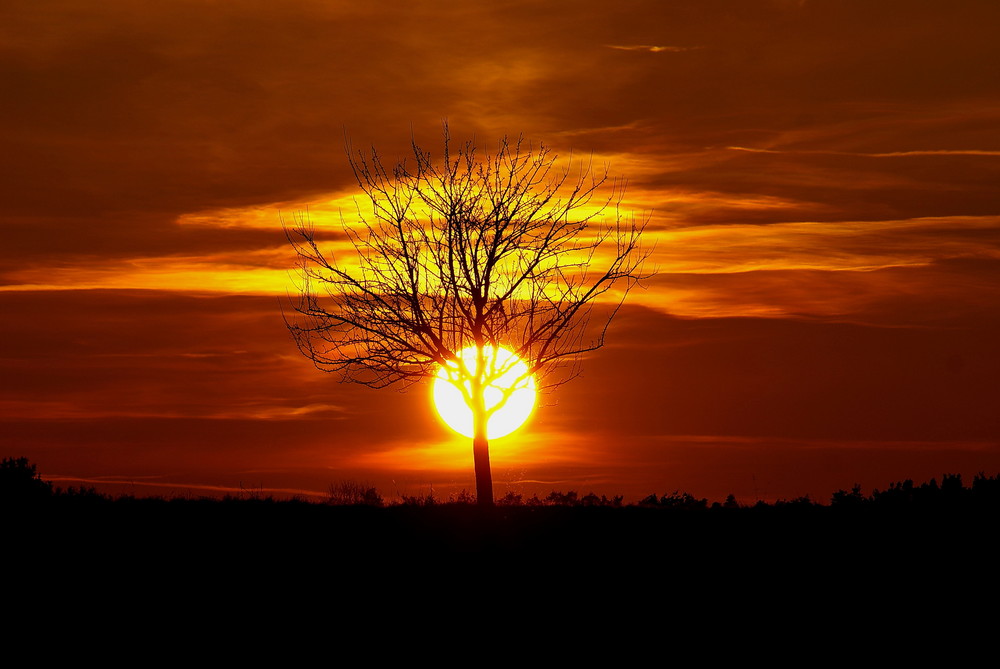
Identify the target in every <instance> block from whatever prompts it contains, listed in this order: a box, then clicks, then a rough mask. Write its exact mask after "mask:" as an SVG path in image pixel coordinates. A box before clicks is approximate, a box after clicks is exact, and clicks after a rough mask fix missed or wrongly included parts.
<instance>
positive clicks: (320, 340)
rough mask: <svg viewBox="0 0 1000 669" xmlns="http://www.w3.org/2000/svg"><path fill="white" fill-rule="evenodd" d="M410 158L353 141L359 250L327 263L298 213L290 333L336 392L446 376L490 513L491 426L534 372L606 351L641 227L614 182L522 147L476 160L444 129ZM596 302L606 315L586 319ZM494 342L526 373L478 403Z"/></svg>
mask: <svg viewBox="0 0 1000 669" xmlns="http://www.w3.org/2000/svg"><path fill="white" fill-rule="evenodd" d="M412 148H413V159H412V161H411V160H409V159H408V160H404V161H401V162H399V163H397V164H396V165H394V166H393V167H392V168H391V169H387V168H386V167H385V166H384V165H383V164H382V161H381V160H380V158H379V156H378V153H377V152H376V151H375V150H374V149H372V150H371V152H370V154H367V155H366V154H364V153H362V152H355V151H354V150H353V149H352V148H351V146H350V145H348V156H349V159H350V162H351V167H352V168H353V171H354V176H355V177H356V178H357V182H358V185H359V187H360V188H361V190H362V191H363V192H364V195H365V196H366V197H365V201H366V202H365V207H364V210H362V209H361V207H360V206H359V222H358V223H357V224H353V225H347V224H345V225H344V231H345V234H346V235H347V239H348V240H349V241H350V242H351V245H352V246H353V251H351V252H348V253H346V254H340V253H334V254H332V255H331V254H327V253H324V251H322V250H321V249H320V247H319V244H318V243H317V235H316V231H315V228H314V226H313V224H312V222H311V221H310V218H309V216H308V213H307V212H306V213H299V214H297V215H296V216H295V219H294V222H293V223H292V224H291V225H288V226H286V228H285V233H286V236H287V237H288V240H289V242H291V244H292V245H293V247H294V248H295V251H296V252H297V254H298V257H299V260H300V276H301V281H302V283H301V285H300V286H299V289H300V290H299V294H298V300H297V302H296V303H295V304H294V310H295V311H296V312H298V314H300V315H301V317H297V318H296V319H295V320H290V319H289V318H286V324H287V326H288V328H289V330H290V332H291V334H292V335H293V337H294V339H295V342H296V344H297V346H298V348H299V350H300V351H301V352H302V353H303V354H304V355H305V356H307V357H308V358H309V359H311V360H312V361H313V363H314V364H315V365H316V367H318V368H319V369H321V370H323V371H329V372H339V373H341V374H342V379H343V380H345V381H350V382H355V383H361V384H364V385H367V386H370V387H373V388H382V387H385V386H390V385H394V384H402V385H408V384H411V383H414V382H416V381H418V380H420V379H427V378H432V377H434V376H435V375H436V374H437V373H438V371H439V370H440V369H441V368H442V367H444V368H445V369H447V370H448V375H449V379H450V380H451V381H452V383H454V384H455V385H456V387H458V388H459V389H460V390H461V391H462V394H463V398H464V399H465V402H466V404H467V405H468V407H469V409H470V410H471V412H472V416H473V427H474V436H473V456H474V462H475V472H476V493H477V499H478V502H479V504H483V505H492V504H493V479H492V474H491V471H490V458H489V442H488V436H487V425H488V423H489V420H490V417H491V416H493V415H494V413H495V412H496V411H498V410H499V409H500V408H501V407H502V406H503V405H504V404H505V403H506V401H507V399H509V397H510V395H511V393H512V392H513V391H514V389H516V388H517V387H520V386H523V385H524V384H525V383H527V377H528V375H531V376H532V378H534V379H536V382H537V384H538V386H539V389H541V390H544V389H547V388H551V387H553V386H555V385H559V384H560V383H563V382H565V381H566V380H567V379H568V378H571V377H572V376H574V375H575V373H576V372H577V371H578V367H577V365H578V363H579V360H580V357H581V355H582V354H583V353H586V352H588V351H593V350H595V349H597V348H599V347H601V346H602V345H603V344H604V336H605V333H606V331H607V327H608V324H609V323H610V322H611V319H612V318H613V317H614V315H615V313H616V312H617V311H618V308H619V307H620V306H621V304H622V303H623V301H624V300H625V297H626V295H627V294H628V292H629V290H630V289H631V288H632V287H634V286H635V285H636V283H637V282H638V281H640V280H641V279H642V278H644V276H645V275H644V274H643V268H642V265H643V261H644V260H645V257H646V255H647V254H646V252H644V251H643V250H642V249H641V247H640V245H639V241H640V235H641V233H642V231H643V229H644V227H645V221H644V220H643V221H637V220H636V219H635V217H634V216H631V215H624V214H622V213H621V212H620V209H619V205H620V202H621V197H622V194H623V192H624V190H623V185H622V184H620V183H618V182H616V181H611V183H610V184H608V173H607V170H606V169H605V170H604V171H595V170H594V169H593V166H592V165H591V163H590V162H583V163H579V164H574V163H573V161H569V162H568V163H567V164H565V165H564V166H563V165H561V164H559V163H557V160H556V156H554V155H553V154H552V153H551V152H550V150H549V149H548V148H547V147H545V146H543V145H539V146H537V147H535V146H532V145H530V144H529V143H527V142H526V141H524V139H523V138H518V139H516V140H508V139H506V138H505V139H503V140H501V141H500V142H499V143H498V145H497V148H496V150H495V151H494V152H493V153H487V154H486V155H483V156H480V154H479V152H478V151H477V147H476V145H475V143H474V142H468V143H465V144H463V145H462V146H461V148H458V149H457V150H455V149H454V147H453V143H452V141H451V138H450V136H449V132H448V127H447V125H445V128H444V155H443V158H442V160H441V161H440V162H435V161H434V160H432V157H431V154H430V153H428V152H425V151H424V150H422V149H421V148H420V147H419V146H417V144H416V143H415V142H414V143H413V144H412ZM606 184H607V185H609V186H610V187H611V188H610V193H609V194H607V195H606V196H604V197H601V196H600V192H601V191H602V187H603V186H605V185H606ZM598 303H602V304H605V305H607V307H608V308H607V310H606V311H604V310H602V312H601V313H602V314H603V315H602V316H601V317H600V318H599V319H598V321H595V322H594V323H591V316H592V315H594V314H595V312H594V307H595V305H597V304H598ZM469 347H474V351H475V355H474V356H471V357H469V358H466V357H463V356H462V355H461V352H462V351H463V350H465V349H468V348H469ZM501 347H502V348H504V349H506V350H508V351H510V352H512V353H513V354H514V355H515V356H517V358H519V359H520V360H522V361H524V362H525V363H526V365H527V372H526V373H524V374H523V375H522V376H521V377H520V378H519V379H518V380H517V382H516V383H515V384H514V385H512V386H509V387H507V388H505V389H503V391H504V392H503V396H502V399H501V400H500V402H499V403H498V404H496V405H493V406H487V404H486V402H485V400H484V391H485V390H486V389H487V388H488V387H490V386H491V385H492V384H493V383H494V382H495V381H496V380H497V379H498V378H499V377H501V376H503V375H504V374H506V373H507V372H508V371H509V368H510V365H509V364H507V363H504V362H503V358H502V357H501V358H498V357H497V353H498V352H499V351H500V349H501ZM559 370H562V373H554V372H558V371H559Z"/></svg>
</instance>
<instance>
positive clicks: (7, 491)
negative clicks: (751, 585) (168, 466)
mask: <svg viewBox="0 0 1000 669" xmlns="http://www.w3.org/2000/svg"><path fill="white" fill-rule="evenodd" d="M142 499H144V500H149V501H178V500H164V499H163V498H157V497H147V498H142ZM44 500H52V501H58V502H59V503H71V504H76V503H79V504H105V503H111V502H123V503H125V502H134V501H136V498H135V497H134V496H132V495H120V496H118V497H113V496H111V495H108V494H105V493H101V492H99V491H97V490H96V489H95V488H92V487H91V488H86V487H69V488H67V489H62V488H59V487H55V486H53V484H52V483H51V482H48V481H45V480H44V479H42V477H41V474H40V473H39V472H38V471H37V466H36V465H34V464H32V463H31V462H30V461H29V460H28V459H27V458H24V457H10V458H4V459H3V460H2V462H0V502H3V503H7V504H11V503H15V504H21V503H32V502H36V503H37V502H43V501H44ZM188 501H192V500H188ZM197 501H201V502H211V501H215V502H224V503H230V504H231V503H234V502H242V501H254V502H262V501H264V502H272V503H277V502H278V501H279V500H275V499H274V498H272V497H265V496H264V495H263V494H261V493H257V492H254V491H252V490H250V491H246V492H245V493H244V494H241V495H238V496H226V497H223V498H221V499H217V498H199V500H197ZM280 501H289V502H292V503H296V504H312V505H323V506H358V507H389V506H406V507H428V506H442V505H452V506H461V505H471V504H475V502H476V499H475V496H474V495H472V494H470V493H468V492H467V491H462V492H461V493H459V494H457V495H451V496H449V497H447V498H443V497H438V496H435V495H434V494H433V493H432V494H427V495H413V496H408V495H401V496H400V499H399V500H398V501H386V499H385V498H384V497H383V496H382V494H381V493H380V492H379V491H378V490H377V489H376V488H375V487H374V486H372V485H369V484H366V483H361V482H357V481H342V482H340V483H336V484H333V485H331V486H330V492H329V496H328V497H327V498H326V499H325V500H322V501H319V502H316V501H306V500H303V499H300V498H296V499H292V500H280ZM496 504H497V506H498V507H505V508H509V507H585V508H586V507H590V508H594V507H603V508H644V509H669V510H676V511H716V510H726V511H731V510H738V509H809V508H815V509H820V508H830V509H840V510H845V509H869V510H875V509H913V510H933V509H970V510H971V509H980V510H985V509H1000V474H997V475H993V476H987V475H986V474H984V473H979V474H977V475H976V476H975V477H974V478H973V480H972V483H971V484H970V485H968V486H966V485H965V484H964V483H963V481H962V476H961V474H945V475H944V476H943V477H942V479H941V483H940V484H938V482H937V480H936V479H931V480H930V481H927V482H924V483H920V484H916V483H914V482H913V481H912V480H910V479H906V480H905V481H901V482H896V483H891V484H890V485H889V487H888V488H886V489H884V490H880V489H878V488H876V489H874V490H873V491H872V492H871V493H870V494H868V495H866V494H864V493H863V492H862V489H861V486H860V485H857V484H855V485H854V486H853V487H852V488H851V489H850V490H843V489H841V490H838V491H837V492H835V493H833V496H832V497H831V499H830V501H829V502H828V503H826V504H824V503H821V502H819V501H816V500H813V499H811V498H810V497H809V496H808V495H806V496H804V497H798V498H795V499H791V500H783V499H779V500H777V501H775V502H773V503H768V502H764V501H758V502H756V503H755V504H750V505H746V504H741V503H740V502H739V501H738V500H737V499H736V496H735V495H729V496H728V497H726V499H725V500H724V501H722V502H718V501H716V502H709V500H708V499H707V498H698V497H696V496H694V495H691V494H690V493H687V492H680V491H677V490H675V491H674V492H672V493H669V494H665V495H662V496H658V495H655V494H654V495H649V496H647V497H645V498H643V499H642V500H640V501H639V502H637V503H628V504H626V503H625V502H624V497H623V496H622V495H615V496H613V497H607V496H605V495H600V496H599V495H596V494H594V493H593V492H591V493H588V494H586V495H580V494H579V493H577V492H576V491H573V490H570V491H569V492H565V493H564V492H561V491H552V492H551V493H549V494H548V495H547V496H544V497H539V496H538V495H537V494H536V495H532V496H531V497H525V496H523V495H520V494H517V493H514V492H508V493H507V494H506V495H505V496H503V497H501V498H499V499H497V500H496Z"/></svg>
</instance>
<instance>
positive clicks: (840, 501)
mask: <svg viewBox="0 0 1000 669" xmlns="http://www.w3.org/2000/svg"><path fill="white" fill-rule="evenodd" d="M867 501H868V498H867V497H865V496H864V495H862V494H861V484H860V483H855V484H854V487H852V488H851V492H847V491H846V490H844V489H840V490H838V491H837V492H835V493H833V497H831V498H830V506H835V507H839V508H857V507H859V506H861V505H862V504H864V503H865V502H867Z"/></svg>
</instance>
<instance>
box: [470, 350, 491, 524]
mask: <svg viewBox="0 0 1000 669" xmlns="http://www.w3.org/2000/svg"><path fill="white" fill-rule="evenodd" d="M478 358H479V359H478V360H477V364H476V378H474V379H472V384H471V385H472V404H473V406H472V427H473V435H474V436H473V438H472V459H473V462H474V463H475V466H476V501H477V502H478V503H479V506H481V507H484V506H493V472H492V471H491V469H490V442H489V437H488V435H487V432H486V425H487V422H488V421H487V416H486V397H485V390H486V389H485V388H484V386H483V382H482V378H483V370H484V369H485V364H486V363H485V360H484V359H483V349H482V347H481V346H480V347H479V356H478Z"/></svg>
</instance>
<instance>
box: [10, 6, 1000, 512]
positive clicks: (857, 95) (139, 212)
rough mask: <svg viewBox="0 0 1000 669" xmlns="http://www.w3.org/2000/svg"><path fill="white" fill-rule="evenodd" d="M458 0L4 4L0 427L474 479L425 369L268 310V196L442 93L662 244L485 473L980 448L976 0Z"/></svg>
mask: <svg viewBox="0 0 1000 669" xmlns="http://www.w3.org/2000/svg"><path fill="white" fill-rule="evenodd" d="M469 5H470V3H461V2H424V3H406V5H405V6H404V5H402V4H400V5H398V6H396V5H390V6H387V5H385V4H382V5H380V6H379V7H363V6H361V5H359V3H350V2H344V3H337V2H321V3H320V2H310V1H305V0H293V1H289V2H284V3H280V4H279V5H277V6H275V5H274V3H254V2H243V3H221V4H219V3H203V2H195V1H191V2H180V1H171V2H165V3H160V4H158V5H156V6H151V5H149V3H145V2H137V1H127V2H126V1H122V0H109V1H108V2H104V3H99V4H97V5H95V4H94V3H84V2H79V1H65V2H58V1H42V2H36V3H20V4H19V5H18V6H14V5H11V4H9V3H8V5H5V6H3V7H0V26H3V28H0V85H2V87H3V90H4V91H5V95H4V96H3V103H2V105H0V222H2V226H3V227H2V230H3V232H2V235H3V237H2V245H0V310H2V311H0V313H2V314H3V319H2V321H0V342H2V350H0V379H2V385H0V422H2V427H0V452H2V455H4V456H19V455H25V456H27V457H29V458H31V459H32V460H33V461H34V462H36V463H37V464H38V465H39V468H40V470H41V471H42V472H43V474H44V475H45V476H46V477H48V478H50V479H54V480H56V481H57V482H58V483H59V484H60V485H63V486H67V485H80V484H81V483H82V484H85V485H96V486H97V487H99V488H101V489H105V490H109V491H113V492H122V491H128V492H135V493H136V494H164V495H175V494H177V495H199V494H209V493H213V492H233V491H235V492H239V491H240V489H241V487H242V488H243V489H252V490H263V491H274V492H275V494H293V493H317V494H322V493H324V492H325V491H326V490H327V488H328V486H329V485H330V483H332V482H336V481H340V480H345V479H357V480H365V481H371V482H373V483H375V484H376V485H378V486H379V488H380V489H381V490H382V491H383V494H385V495H386V496H387V497H393V496H395V495H396V494H397V493H402V494H418V493H426V492H429V491H430V490H431V489H433V490H434V491H435V492H436V493H439V494H443V495H447V494H450V493H453V492H457V491H458V490H460V489H462V488H468V489H471V488H472V487H473V480H472V457H471V447H470V445H469V444H467V443H465V440H463V439H461V438H458V437H454V436H452V435H451V434H449V433H448V432H447V431H446V429H445V428H443V427H442V426H441V425H440V423H438V421H437V420H436V419H435V417H434V415H433V414H432V413H431V412H430V410H429V402H428V389H427V388H423V387H417V388H413V389H411V390H410V391H408V392H407V393H405V394H401V393H397V392H393V391H392V390H383V391H372V390H369V389H366V388H363V387H360V386H351V385H342V384H339V383H337V381H336V379H335V378H333V377H331V376H328V375H324V374H322V373H320V372H318V371H316V370H315V369H313V368H312V367H311V366H310V364H309V363H308V361H306V360H304V359H303V358H301V356H299V354H298V353H297V352H296V350H295V348H294V346H293V344H292V342H291V340H290V338H289V336H288V334H287V332H286V330H285V327H284V324H283V322H282V319H281V312H280V304H281V302H282V300H284V299H286V298H285V294H286V291H287V290H294V287H293V284H292V282H291V279H290V277H289V272H288V270H289V269H290V268H291V267H292V266H293V264H294V257H293V255H292V253H291V250H290V249H289V248H288V246H287V243H286V242H285V239H284V236H283V234H282V231H281V226H280V222H279V215H285V216H288V215H289V214H290V212H293V211H296V210H301V209H303V208H304V207H306V206H309V207H310V210H311V211H312V212H314V215H315V217H316V218H317V220H318V221H319V223H320V225H321V226H322V225H325V224H326V223H329V222H332V221H336V217H337V212H338V211H340V210H343V211H344V212H345V215H348V216H350V215H351V214H352V212H353V211H354V209H353V204H352V202H351V198H352V196H353V195H355V194H356V188H355V184H354V183H353V182H352V177H351V175H350V173H349V170H348V165H347V161H346V158H345V156H344V151H343V146H344V134H345V131H346V132H347V133H348V134H349V135H350V137H351V138H352V139H353V141H354V143H355V145H357V146H359V147H365V146H367V145H369V144H375V145H376V146H378V147H379V149H380V151H381V153H382V155H383V156H385V157H387V159H388V160H391V159H393V158H394V157H396V156H403V155H405V152H406V151H407V145H408V142H409V140H410V136H411V132H412V134H413V136H414V137H415V138H416V139H417V140H418V141H419V142H420V143H421V145H423V146H424V147H425V148H427V149H430V150H432V151H437V150H438V149H439V148H440V124H441V120H442V119H445V118H447V119H448V120H449V123H450V126H451V129H452V132H453V134H455V135H456V136H458V137H471V136H472V135H475V136H476V137H477V138H479V139H480V140H481V141H483V143H490V142H493V141H495V139H496V138H498V137H500V136H502V135H504V134H510V135H517V134H518V133H524V134H525V136H526V137H528V138H530V139H532V140H535V141H539V140H540V141H544V142H546V143H547V144H549V145H550V146H551V147H552V148H553V150H554V151H555V152H557V153H559V154H560V155H562V156H568V155H569V154H570V152H571V151H572V152H575V154H576V155H578V156H579V155H586V156H590V155H591V154H592V155H593V156H594V159H595V162H596V164H598V165H603V164H608V165H609V167H610V171H611V174H612V175H613V176H622V177H626V178H628V181H629V190H628V194H627V201H626V205H627V206H628V207H629V208H631V209H633V210H635V211H637V212H639V213H641V214H642V213H647V212H648V213H649V216H650V223H649V228H648V230H649V232H648V241H649V242H650V243H654V242H655V251H654V254H653V257H652V262H654V263H655V265H656V266H657V267H658V269H659V274H658V275H657V276H656V278H655V279H653V280H652V281H650V282H648V286H647V288H646V290H644V291H637V292H636V293H634V294H633V296H632V298H634V299H631V300H630V304H629V305H628V306H627V307H626V308H625V309H624V310H623V311H622V312H621V313H620V314H619V317H618V318H617V319H616V321H615V323H614V324H613V326H612V328H611V330H610V332H609V338H608V346H607V347H605V348H604V349H602V350H601V351H599V352H597V353H595V354H593V355H591V356H589V357H588V359H587V360H585V362H584V365H583V375H582V376H581V377H580V378H578V379H576V380H574V381H573V382H571V383H569V384H567V385H565V386H563V387H562V388H560V389H558V390H557V391H556V392H555V393H554V394H552V395H549V396H547V397H546V398H545V402H546V405H545V406H542V407H540V408H539V409H538V410H537V412H536V414H535V416H534V417H533V418H532V420H531V422H530V423H529V424H528V425H527V426H526V427H525V428H523V429H522V430H521V431H519V432H517V433H515V435H514V436H512V437H508V438H506V439H504V440H500V441H496V442H494V445H493V446H494V447H493V460H494V475H495V478H496V482H497V493H498V494H504V493H505V492H506V491H508V490H514V491H517V492H525V493H528V494H530V493H532V492H539V493H541V494H546V493H547V492H548V491H550V490H553V489H556V490H569V489H574V490H578V491H579V492H580V493H581V494H582V493H585V492H588V491H590V490H593V491H595V492H597V493H599V494H600V493H603V494H625V495H626V496H627V497H628V498H629V499H638V498H639V497H641V496H644V495H647V494H649V493H653V492H655V493H659V494H663V493H667V492H671V491H673V490H675V489H678V490H686V491H689V492H691V493H693V494H696V495H699V496H707V497H710V498H712V499H721V498H723V497H724V496H725V495H726V494H728V493H730V492H732V493H734V494H736V495H737V496H738V497H740V498H741V499H744V500H746V501H752V500H753V499H755V498H758V497H759V498H763V499H769V500H771V499H775V498H781V497H783V498H786V499H787V498H792V497H796V496H799V495H803V494H806V493H809V494H811V495H812V496H813V497H814V498H815V499H820V500H825V499H827V498H828V496H829V494H830V493H831V492H832V491H833V490H835V489H837V488H841V487H849V486H850V485H851V484H853V483H855V482H858V483H861V484H863V485H864V486H865V488H866V489H869V490H870V489H871V487H873V486H881V487H884V486H886V485H888V483H889V482H891V481H894V480H900V479H903V478H914V479H927V478H930V477H932V476H938V477H940V475H941V474H943V473H946V472H959V473H962V474H963V475H965V476H967V477H971V476H973V475H974V474H975V473H977V472H979V471H985V472H987V473H996V472H998V471H1000V411H998V408H1000V389H998V382H997V379H998V378H1000V350H998V347H997V346H996V343H995V342H996V341H998V340H1000V336H998V335H1000V312H998V309H997V305H998V304H1000V191H998V188H997V183H998V177H1000V135H998V134H997V133H996V128H997V127H1000V83H998V82H1000V78H998V77H997V76H996V75H997V67H996V64H997V63H1000V45H998V43H997V40H996V39H995V30H994V27H995V26H996V25H998V24H1000V7H998V6H997V5H996V3H994V2H985V1H984V2H973V1H965V2H957V3H956V2H943V1H942V2H927V3H911V2H881V3H870V2H850V1H846V2H845V1H843V0H838V1H836V2H834V1H830V2H812V1H809V0H805V1H788V2H785V1H779V0H773V1H755V0H733V1H731V2H721V1H719V2H713V1H709V0H697V1H696V0H690V1H679V2H652V1H650V2H618V3H614V5H613V6H608V5H607V4H606V3H580V2H573V3H562V2H544V3H543V2H537V3H536V2H519V3H507V4H496V3H494V4H491V5H490V6H489V7H485V6H483V7H480V6H469ZM588 5H589V6H588ZM113 483H114V485H112V484H113Z"/></svg>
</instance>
